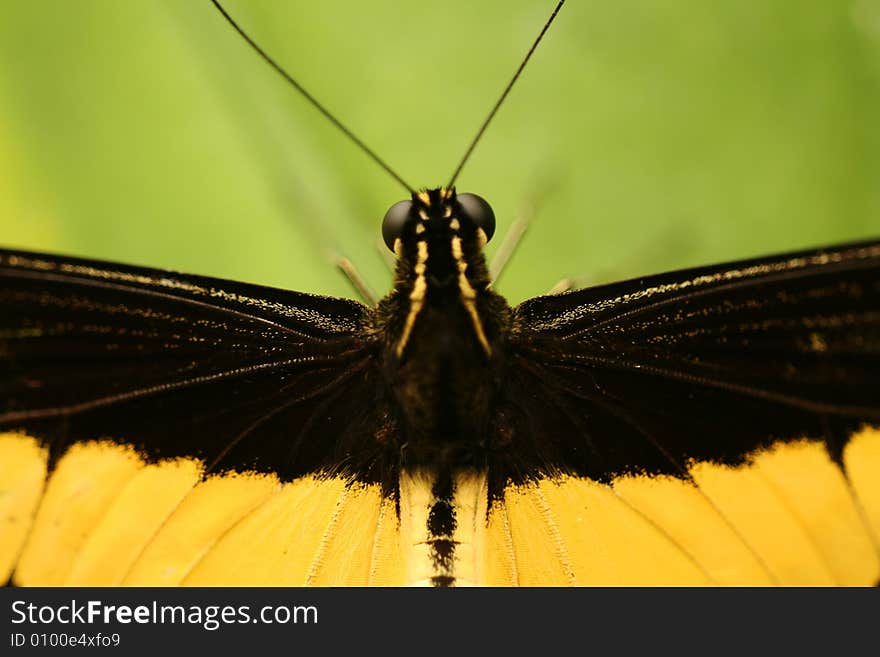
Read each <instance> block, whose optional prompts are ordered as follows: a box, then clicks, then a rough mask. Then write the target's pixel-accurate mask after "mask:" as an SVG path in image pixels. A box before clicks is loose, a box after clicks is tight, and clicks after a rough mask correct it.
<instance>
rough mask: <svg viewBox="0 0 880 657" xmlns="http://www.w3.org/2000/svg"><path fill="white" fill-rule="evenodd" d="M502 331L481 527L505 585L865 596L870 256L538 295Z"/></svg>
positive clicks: (874, 522)
mask: <svg viewBox="0 0 880 657" xmlns="http://www.w3.org/2000/svg"><path fill="white" fill-rule="evenodd" d="M516 318H517V319H516V330H515V333H514V336H513V338H512V344H511V375H510V380H509V382H508V385H507V387H506V396H507V401H506V403H505V406H504V408H505V409H506V410H505V414H506V417H507V419H506V421H507V422H508V424H509V427H512V429H509V430H510V433H511V435H513V436H514V438H513V440H514V443H515V444H513V445H512V446H511V448H510V450H509V451H510V453H512V454H517V455H518V456H517V457H516V458H515V459H511V462H510V463H509V464H508V465H507V473H506V475H507V476H509V477H510V480H511V483H510V485H509V486H508V487H507V489H506V490H504V492H503V494H499V495H496V499H495V503H494V506H493V511H492V513H491V514H490V525H492V526H494V527H496V528H499V531H501V530H502V529H503V531H502V537H501V538H499V539H498V541H501V543H500V544H502V545H504V546H506V547H505V548H504V549H503V550H502V551H501V552H500V554H505V555H507V556H506V562H505V563H506V564H507V565H506V566H505V567H504V568H503V569H502V571H503V572H504V573H506V575H505V577H507V578H508V579H509V578H510V577H511V576H512V574H513V573H516V574H518V575H517V576H518V578H519V579H518V581H520V582H525V581H531V582H532V583H549V582H558V583H587V582H593V583H618V584H619V583H627V582H630V583H641V584H644V583H650V582H658V583H697V582H708V583H712V582H716V583H717V582H720V583H839V584H873V583H875V582H876V581H877V580H878V577H880V560H878V545H880V542H878V537H880V486H878V484H877V480H878V478H880V429H878V427H880V244H877V243H865V244H855V245H850V246H845V247H841V248H837V249H828V250H822V251H811V252H802V253H794V254H788V255H784V256H779V257H774V258H764V259H758V260H752V261H746V262H740V263H735V264H731V265H721V266H717V267H712V268H703V269H697V270H689V271H680V272H674V273H670V274H665V275H661V276H657V277H653V278H647V279H638V280H632V281H627V282H623V283H617V284H613V285H607V286H602V287H597V288H593V289H587V290H583V291H578V292H574V293H570V294H563V295H558V296H547V297H540V298H537V299H532V300H530V301H526V302H525V303H523V304H522V305H520V306H519V307H518V308H517V309H516ZM498 486H503V484H498V483H497V482H496V487H498ZM549 553H552V554H554V555H556V558H555V559H547V558H546V555H547V554H549ZM517 564H519V567H517Z"/></svg>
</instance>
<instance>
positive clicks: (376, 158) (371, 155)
mask: <svg viewBox="0 0 880 657" xmlns="http://www.w3.org/2000/svg"><path fill="white" fill-rule="evenodd" d="M211 3H212V4H213V5H214V6H215V7H216V8H217V11H219V12H220V13H221V14H222V15H223V18H225V19H226V22H227V23H229V24H230V25H231V26H232V27H233V28H234V29H235V31H236V32H238V33H239V34H240V35H241V37H242V38H243V39H244V40H245V41H247V42H248V44H250V46H251V48H253V49H254V50H255V51H256V53H257V54H258V55H259V56H260V57H262V58H263V61H265V62H266V63H267V64H268V65H269V66H271V67H272V68H274V69H275V71H277V72H278V74H279V75H281V77H283V78H284V79H285V80H287V82H289V83H290V84H291V85H292V86H293V88H294V89H296V90H297V91H298V92H299V93H300V95H302V96H303V98H305V99H306V100H307V101H309V103H311V105H312V107H314V108H315V109H316V110H318V111H319V112H320V113H321V114H323V115H324V116H325V117H326V118H327V120H328V121H330V123H332V124H333V125H335V126H336V127H337V128H338V129H339V130H340V131H341V132H342V134H344V135H345V136H346V137H348V138H349V139H350V140H351V141H353V142H354V144H355V145H356V146H357V147H358V148H360V149H361V151H363V152H364V153H365V154H366V155H367V157H369V158H370V159H371V160H373V162H375V163H376V164H378V165H379V166H380V167H382V168H383V169H384V170H385V171H386V172H387V173H388V175H390V176H391V177H392V178H394V179H395V180H396V181H397V182H399V183H400V184H401V185H403V186H404V187H405V188H406V190H407V191H408V192H409V193H410V194H414V193H415V190H414V189H413V188H412V187H410V186H409V185H408V184H407V182H406V181H405V180H404V179H403V178H402V177H401V176H400V175H399V174H398V173H397V172H396V171H395V170H394V169H392V168H391V167H390V166H389V165H388V164H387V163H386V162H385V160H383V159H382V158H381V157H379V156H378V155H376V153H375V151H373V149H372V148H370V147H369V146H367V145H366V144H365V143H364V142H362V141H361V140H360V139H359V138H358V137H357V136H356V135H355V134H354V133H353V132H352V131H351V130H350V129H349V128H348V127H347V126H346V125H345V124H344V123H342V121H340V120H339V119H337V118H336V117H335V116H333V114H331V113H330V110H328V109H327V108H326V107H324V105H322V104H321V103H320V102H318V99H317V98H315V97H314V96H312V94H310V93H309V92H308V91H306V89H305V87H303V86H302V85H301V84H300V83H299V82H297V81H296V80H295V79H294V78H293V76H291V75H290V73H288V72H287V71H285V70H284V69H283V68H281V65H280V64H278V62H276V61H275V60H274V59H272V58H271V57H270V56H269V55H268V54H267V53H266V51H265V50H263V49H262V48H261V47H260V46H258V45H257V43H256V42H255V41H254V40H253V39H252V38H250V37H249V36H248V35H247V33H246V32H245V31H244V30H243V29H242V28H241V26H239V24H238V23H236V22H235V20H234V19H233V18H232V16H230V15H229V13H227V11H226V10H225V9H224V8H223V7H222V5H221V4H220V3H219V2H218V1H217V0H211Z"/></svg>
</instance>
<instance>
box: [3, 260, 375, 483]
mask: <svg viewBox="0 0 880 657" xmlns="http://www.w3.org/2000/svg"><path fill="white" fill-rule="evenodd" d="M0 309H2V314H0V429H2V430H17V429H20V430H24V431H26V432H27V433H29V434H31V435H36V436H38V437H40V438H41V439H43V440H44V441H45V442H46V444H48V445H49V446H50V447H51V452H50V454H51V456H50V461H51V459H52V458H53V457H56V456H57V455H59V454H60V453H61V452H62V450H63V449H64V447H65V446H67V445H68V444H71V443H73V442H76V441H80V440H87V439H99V438H101V439H103V438H109V439H111V440H114V441H117V442H119V443H124V444H130V445H132V446H134V447H135V448H136V449H138V450H139V451H140V452H141V453H142V454H144V455H146V456H148V457H150V458H153V459H158V458H166V457H176V456H197V457H199V458H201V459H203V460H204V462H205V463H206V464H207V466H208V471H209V472H210V471H220V470H228V469H235V470H244V469H256V470H259V471H270V472H275V473H278V474H279V475H280V476H281V477H282V479H290V478H293V477H296V476H298V475H301V474H304V473H308V472H314V471H318V470H326V469H329V468H334V469H336V470H338V469H339V468H340V467H341V468H343V469H345V468H347V467H348V466H350V465H352V463H351V458H352V457H351V455H352V454H361V455H362V456H361V459H362V462H360V463H358V464H356V467H355V468H354V469H357V470H358V472H359V473H360V474H361V475H364V474H365V472H367V471H368V470H369V467H368V466H367V464H366V463H365V462H364V461H363V460H364V459H366V460H369V459H370V458H372V456H373V455H371V454H370V450H369V448H368V445H369V444H372V442H373V441H370V440H368V438H369V434H370V432H371V431H372V429H371V426H368V425H369V423H370V421H371V419H370V414H371V413H372V412H373V411H372V410H371V409H372V408H374V407H375V404H374V403H373V397H374V396H375V394H376V393H375V392H374V390H376V389H377V386H376V384H375V378H374V377H375V374H374V369H375V368H374V366H373V345H372V344H371V342H370V341H369V339H368V338H367V337H365V336H366V334H365V331H364V328H365V322H366V318H367V313H368V310H367V309H366V308H365V307H364V306H362V305H361V304H358V303H356V302H354V301H348V300H345V299H335V298H328V297H320V296H312V295H306V294H298V293H293V292H286V291H282V290H277V289H273V288H266V287H258V286H254V285H246V284H242V283H233V282H230V281H223V280H218V279H211V278H205V277H197V276H183V275H180V274H176V273H170V272H163V271H156V270H150V269H142V268H136V267H126V266H119V265H115V264H107V263H101V262H93V261H88V260H80V259H74V258H59V257H55V256H46V255H38V254H32V253H23V252H14V251H0ZM365 446H366V447H365Z"/></svg>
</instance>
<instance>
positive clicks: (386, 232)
mask: <svg viewBox="0 0 880 657" xmlns="http://www.w3.org/2000/svg"><path fill="white" fill-rule="evenodd" d="M410 210H412V201H398V202H397V203H395V204H394V205H392V206H391V207H390V208H388V212H386V213H385V218H384V219H383V220H382V239H383V240H385V246H387V247H388V248H389V249H391V250H392V251H394V240H396V239H397V238H398V237H400V236H401V235H402V234H403V227H404V226H406V221H407V219H409V213H410Z"/></svg>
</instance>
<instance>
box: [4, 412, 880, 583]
mask: <svg viewBox="0 0 880 657" xmlns="http://www.w3.org/2000/svg"><path fill="white" fill-rule="evenodd" d="M843 456H844V462H845V465H846V471H847V473H848V475H847V476H846V477H844V475H843V473H842V471H841V470H840V469H839V468H838V467H837V466H836V465H835V464H834V463H833V462H832V461H831V459H830V458H829V456H828V454H827V453H826V451H825V448H824V447H823V445H822V444H820V443H816V442H809V441H796V442H789V443H785V444H783V443H779V444H777V445H775V446H773V447H772V448H770V449H768V450H765V451H761V452H758V453H755V454H752V455H751V457H750V458H748V459H747V460H746V462H745V463H744V464H743V465H741V466H738V467H733V466H724V465H719V464H712V463H692V464H690V466H689V474H690V479H687V478H674V477H669V476H648V475H627V476H622V477H619V478H617V479H615V480H614V481H612V482H611V483H610V484H600V483H597V482H595V481H591V480H588V479H583V478H578V477H572V476H560V477H557V478H546V479H542V480H540V481H538V482H535V483H532V484H529V485H522V486H511V487H509V488H508V489H507V490H506V491H505V495H504V498H503V500H496V501H495V502H493V504H492V506H491V508H488V509H487V504H488V502H487V489H486V477H485V474H484V473H482V474H474V473H470V474H468V473H461V474H459V475H458V476H457V478H456V491H457V492H456V495H455V502H454V503H455V506H456V517H457V519H458V524H457V527H456V533H455V537H454V538H455V541H456V544H457V549H456V553H455V566H454V569H455V573H456V577H457V578H459V579H460V582H459V584H483V585H596V584H598V585H646V584H668V585H691V584H732V585H743V584H758V585H766V584H785V585H798V584H810V585H815V584H828V585H835V584H843V585H871V584H874V583H876V582H877V580H878V578H880V557H878V554H880V550H878V540H877V537H878V535H880V480H878V478H877V477H876V472H877V471H878V465H880V430H877V429H872V428H865V429H863V430H861V431H860V432H858V433H857V434H856V435H854V436H853V437H852V438H851V440H850V441H849V443H848V445H847V447H846V449H845V451H844V455H843ZM47 459H48V453H47V450H46V449H44V448H43V447H41V446H40V444H39V442H38V441H37V440H36V439H34V438H32V437H29V436H26V435H24V434H21V433H3V434H0V521H2V527H3V531H2V532H0V577H3V578H4V579H8V578H9V576H10V575H11V574H13V582H14V583H17V584H26V585H45V586H54V585H62V584H81V585H118V584H128V585H177V584H185V585H276V586H278V585H327V586H332V585H401V584H412V583H417V582H421V583H426V582H427V581H428V580H429V577H430V563H429V561H428V560H426V559H427V558H426V554H427V553H426V548H425V544H424V540H425V538H426V536H425V524H424V523H425V518H426V514H427V511H428V508H429V506H430V502H431V492H430V485H431V481H432V479H431V477H429V476H415V475H404V480H402V482H401V504H400V509H401V520H400V521H399V520H398V517H397V508H396V506H395V504H394V502H393V501H392V500H390V499H387V498H383V496H382V494H381V490H380V488H379V487H378V486H375V485H363V484H350V483H348V482H346V481H344V480H342V479H338V478H332V477H316V476H309V477H303V478H300V479H297V480H295V481H293V482H290V483H284V484H282V483H280V482H279V481H278V480H277V478H276V477H274V476H272V475H266V474H258V473H229V474H225V475H211V476H207V477H204V476H203V475H202V465H201V463H200V462H199V461H197V460H196V459H169V460H164V461H160V462H158V463H152V464H150V463H147V462H145V461H144V460H143V459H142V458H141V457H140V456H138V455H137V454H136V453H135V452H134V451H133V450H132V449H130V448H126V447H121V446H119V445H117V444H115V443H113V442H111V441H107V440H104V441H90V442H85V443H80V444H76V445H74V446H72V447H71V448H70V449H69V450H68V451H67V452H66V453H65V454H63V455H62V457H61V458H60V459H59V460H58V463H57V464H56V466H55V468H54V470H53V472H52V474H51V476H50V477H49V478H48V481H46V472H47Z"/></svg>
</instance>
